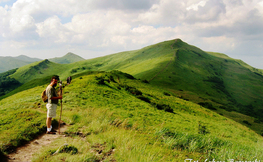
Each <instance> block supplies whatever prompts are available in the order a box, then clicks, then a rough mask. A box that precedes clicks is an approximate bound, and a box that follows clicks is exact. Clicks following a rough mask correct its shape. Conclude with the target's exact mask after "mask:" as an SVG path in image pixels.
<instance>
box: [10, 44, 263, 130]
mask: <svg viewBox="0 0 263 162" xmlns="http://www.w3.org/2000/svg"><path fill="white" fill-rule="evenodd" d="M110 70H120V71H122V72H125V73H129V74H132V75H133V76H135V77H136V78H139V79H141V80H146V81H148V82H150V84H152V85H156V86H159V87H161V88H163V89H166V90H168V91H170V92H172V93H175V94H177V96H178V97H180V98H182V99H185V100H190V101H192V102H195V103H198V104H199V105H202V106H204V107H206V108H209V109H211V110H214V111H216V112H218V113H221V114H224V115H229V112H239V113H242V114H246V115H249V116H253V117H255V118H258V119H255V120H257V121H259V120H261V119H262V116H263V111H262V105H263V101H262V100H261V99H262V98H263V85H262V81H263V71H262V70H260V69H255V68H253V67H251V66H249V65H247V64H246V63H244V62H242V61H241V60H236V59H232V58H230V57H228V56H227V55H224V54H220V53H213V52H205V51H202V50H201V49H199V48H197V47H195V46H192V45H189V44H187V43H185V42H183V41H182V40H180V39H175V40H170V41H165V42H161V43H158V44H155V45H151V46H148V47H145V48H142V49H140V50H134V51H127V52H121V53H117V54H112V55H108V56H104V57H99V58H95V59H90V60H83V61H78V62H74V63H71V64H56V63H52V62H49V61H47V60H45V61H44V62H43V61H41V62H37V63H33V64H30V65H27V66H24V67H21V68H19V69H18V70H17V71H16V73H14V74H12V75H11V77H14V78H15V79H17V80H18V81H20V82H22V83H25V82H27V81H30V80H31V79H38V78H42V77H46V76H50V75H52V74H58V75H60V77H61V79H63V80H65V79H66V78H67V77H68V76H70V75H74V74H78V73H81V72H85V71H110ZM229 116H231V115H229ZM241 122H242V121H241ZM255 129H258V128H255Z"/></svg>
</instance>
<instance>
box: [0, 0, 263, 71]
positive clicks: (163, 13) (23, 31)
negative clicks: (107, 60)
mask: <svg viewBox="0 0 263 162" xmlns="http://www.w3.org/2000/svg"><path fill="white" fill-rule="evenodd" d="M1 2H4V1H3V0H0V3H1ZM5 2H6V1H5ZM7 3H9V2H7ZM63 20H66V21H63ZM175 38H181V39H182V40H184V41H186V42H188V43H189V44H193V45H196V46H198V47H200V48H202V49H204V50H209V51H217V52H224V53H226V54H231V55H232V56H245V55H246V54H247V53H248V52H249V54H250V55H252V54H253V55H255V56H256V55H259V54H258V53H260V54H262V52H261V51H262V47H261V46H260V45H262V44H263V43H262V42H263V1H262V0H253V1H251V0H231V1H229V0H185V1H174V0H134V1H124V0H112V1H107V0H100V1H96V0H89V1H76V0H63V1H62V0H17V1H16V2H15V3H14V4H13V5H8V6H5V7H1V6H0V50H1V51H3V50H2V49H3V47H4V46H5V45H8V44H12V46H8V47H10V51H12V52H17V51H18V50H11V48H16V49H20V50H21V52H23V50H25V49H30V48H32V49H39V48H41V50H45V49H48V50H51V49H53V50H56V52H57V51H59V50H61V51H63V52H64V50H66V49H68V50H73V51H71V52H74V50H75V51H79V52H80V51H81V53H82V54H83V53H85V52H84V51H89V53H92V52H90V51H100V52H95V53H97V54H98V53H99V54H100V55H101V54H102V53H104V52H109V51H112V52H114V51H123V50H132V49H137V48H142V47H144V46H146V45H150V44H153V43H158V42H161V41H165V40H169V39H175ZM251 42H253V43H251ZM239 49H242V50H243V51H241V50H239ZM4 51H8V49H7V48H5V50H4ZM103 51H104V52H103ZM21 52H19V54H21ZM27 52H30V50H27ZM1 53H2V52H1ZM7 53H8V52H7ZM34 53H35V52H34ZM236 53H238V54H236ZM234 54H236V55H234ZM85 58H89V56H85ZM236 58H238V57H236ZM243 58H246V57H243ZM262 68H263V65H262Z"/></svg>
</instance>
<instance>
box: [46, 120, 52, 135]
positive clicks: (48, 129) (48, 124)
mask: <svg viewBox="0 0 263 162" xmlns="http://www.w3.org/2000/svg"><path fill="white" fill-rule="evenodd" d="M51 122H52V118H49V117H47V121H46V124H47V131H49V132H50V131H51Z"/></svg>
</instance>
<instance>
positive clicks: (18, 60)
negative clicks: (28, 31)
mask: <svg viewBox="0 0 263 162" xmlns="http://www.w3.org/2000/svg"><path fill="white" fill-rule="evenodd" d="M35 61H40V59H36V58H30V57H27V56H24V55H20V56H17V57H1V56H0V73H2V72H5V71H8V70H11V69H15V68H19V67H22V66H24V65H27V64H30V63H32V62H35Z"/></svg>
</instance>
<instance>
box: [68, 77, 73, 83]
mask: <svg viewBox="0 0 263 162" xmlns="http://www.w3.org/2000/svg"><path fill="white" fill-rule="evenodd" d="M71 80H72V77H71V76H69V77H68V78H67V84H70V83H71Z"/></svg>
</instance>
